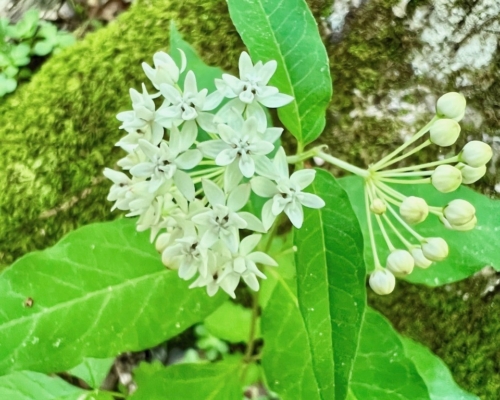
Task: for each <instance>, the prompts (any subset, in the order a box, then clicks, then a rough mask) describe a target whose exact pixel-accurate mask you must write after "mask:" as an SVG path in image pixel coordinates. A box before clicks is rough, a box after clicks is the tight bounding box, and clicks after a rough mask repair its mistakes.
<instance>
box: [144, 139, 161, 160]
mask: <svg viewBox="0 0 500 400" xmlns="http://www.w3.org/2000/svg"><path fill="white" fill-rule="evenodd" d="M139 147H140V149H141V150H142V151H143V152H144V154H146V156H147V157H148V158H149V159H153V158H155V157H156V156H157V155H159V154H160V149H159V148H158V147H157V146H155V145H153V144H151V143H150V142H148V141H147V140H144V139H139Z"/></svg>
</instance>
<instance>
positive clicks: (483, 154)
mask: <svg viewBox="0 0 500 400" xmlns="http://www.w3.org/2000/svg"><path fill="white" fill-rule="evenodd" d="M492 156H493V151H492V150H491V146H490V145H489V144H486V143H484V142H481V141H479V140H472V141H470V142H469V143H467V144H466V145H465V146H464V148H463V149H462V152H461V153H460V154H459V159H460V161H462V162H464V163H466V164H467V165H469V166H470V167H473V168H479V167H481V166H483V165H485V164H486V163H487V162H488V161H490V160H491V157H492Z"/></svg>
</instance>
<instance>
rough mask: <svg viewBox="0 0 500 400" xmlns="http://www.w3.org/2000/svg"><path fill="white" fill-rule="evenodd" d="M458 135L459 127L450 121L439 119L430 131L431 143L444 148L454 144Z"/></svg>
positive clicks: (456, 123)
mask: <svg viewBox="0 0 500 400" xmlns="http://www.w3.org/2000/svg"><path fill="white" fill-rule="evenodd" d="M459 135H460V125H459V124H458V122H456V121H454V120H452V119H447V118H444V119H439V120H437V121H436V122H434V124H432V126H431V129H430V138H431V142H432V143H434V144H437V145H438V146H442V147H446V146H451V145H452V144H453V143H455V142H456V141H457V139H458V136H459Z"/></svg>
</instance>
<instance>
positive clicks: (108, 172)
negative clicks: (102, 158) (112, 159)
mask: <svg viewBox="0 0 500 400" xmlns="http://www.w3.org/2000/svg"><path fill="white" fill-rule="evenodd" d="M103 173H104V176H105V177H106V178H108V179H109V180H111V181H113V183H116V184H128V183H129V182H130V178H129V177H128V176H127V175H125V174H124V173H123V172H120V171H115V170H114V169H111V168H104V172H103Z"/></svg>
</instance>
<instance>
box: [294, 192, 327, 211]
mask: <svg viewBox="0 0 500 400" xmlns="http://www.w3.org/2000/svg"><path fill="white" fill-rule="evenodd" d="M299 196H300V197H299V200H300V203H301V204H302V205H304V206H306V207H309V208H321V207H324V206H325V202H324V201H323V199H322V198H321V197H319V196H317V195H315V194H312V193H300V195H299Z"/></svg>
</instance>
